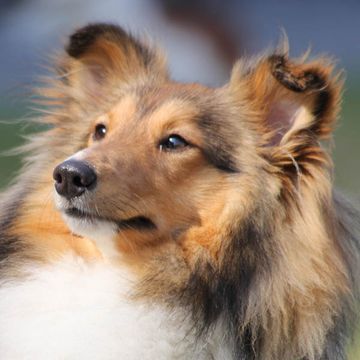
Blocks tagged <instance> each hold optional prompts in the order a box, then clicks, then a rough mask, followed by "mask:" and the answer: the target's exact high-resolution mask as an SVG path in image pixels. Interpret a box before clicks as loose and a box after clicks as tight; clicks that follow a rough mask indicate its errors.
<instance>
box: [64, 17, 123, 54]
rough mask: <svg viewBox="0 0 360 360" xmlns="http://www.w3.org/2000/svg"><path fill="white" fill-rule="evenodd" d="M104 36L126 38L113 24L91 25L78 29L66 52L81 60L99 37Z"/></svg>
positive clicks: (120, 29) (71, 37) (71, 38)
mask: <svg viewBox="0 0 360 360" xmlns="http://www.w3.org/2000/svg"><path fill="white" fill-rule="evenodd" d="M104 34H116V36H118V37H119V36H125V35H126V32H125V31H124V30H123V29H122V28H121V27H120V26H117V25H113V24H108V23H94V24H89V25H86V26H84V27H82V28H80V29H78V30H77V31H75V32H74V33H73V34H72V35H71V36H70V39H69V43H68V45H67V46H66V47H65V50H66V52H67V53H68V54H69V55H70V56H71V57H74V58H79V57H80V56H82V55H83V54H84V53H85V52H86V50H87V49H88V48H89V46H91V45H92V44H93V43H94V41H95V40H96V39H97V38H98V37H99V36H101V35H104Z"/></svg>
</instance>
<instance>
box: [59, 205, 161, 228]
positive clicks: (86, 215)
mask: <svg viewBox="0 0 360 360" xmlns="http://www.w3.org/2000/svg"><path fill="white" fill-rule="evenodd" d="M64 212H65V214H66V215H67V216H69V217H72V218H75V219H79V220H84V221H87V222H90V223H95V222H96V221H106V222H110V223H113V224H115V225H116V227H117V230H118V231H120V230H126V229H136V230H154V229H156V225H155V224H154V222H153V221H151V219H149V218H148V217H146V216H142V215H139V216H134V217H130V218H128V219H120V220H118V219H113V218H109V217H104V216H101V215H98V214H94V213H90V212H86V211H83V210H81V209H78V208H76V207H71V208H68V209H66V210H65V211H64Z"/></svg>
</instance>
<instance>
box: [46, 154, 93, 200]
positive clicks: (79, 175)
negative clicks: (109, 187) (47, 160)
mask: <svg viewBox="0 0 360 360" xmlns="http://www.w3.org/2000/svg"><path fill="white" fill-rule="evenodd" d="M53 178H54V180H55V189H56V191H57V193H58V194H59V195H62V196H64V197H66V198H67V199H72V198H74V197H76V196H80V195H81V194H83V193H84V192H85V190H86V189H88V190H91V189H93V188H94V187H95V185H96V173H95V171H94V170H93V169H92V168H91V167H90V166H89V165H88V164H87V163H85V162H83V161H79V160H68V161H64V162H63V163H61V164H60V165H58V166H57V167H56V168H55V169H54V173H53Z"/></svg>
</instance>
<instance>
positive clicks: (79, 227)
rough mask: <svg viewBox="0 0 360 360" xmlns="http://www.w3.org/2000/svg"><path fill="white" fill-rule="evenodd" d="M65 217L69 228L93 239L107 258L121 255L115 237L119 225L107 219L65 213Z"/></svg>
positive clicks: (77, 233) (75, 232)
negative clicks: (80, 216) (75, 216)
mask: <svg viewBox="0 0 360 360" xmlns="http://www.w3.org/2000/svg"><path fill="white" fill-rule="evenodd" d="M63 218H64V220H65V223H66V224H67V226H68V227H69V229H70V230H71V231H72V232H73V233H74V234H76V235H79V236H82V237H85V238H87V239H90V240H93V241H94V242H95V244H96V245H97V247H98V249H99V250H100V251H101V253H102V254H103V256H104V257H105V258H114V257H117V256H119V252H118V250H117V249H116V245H115V241H116V240H115V237H116V233H117V226H116V224H115V223H113V222H110V221H105V220H93V219H92V220H87V219H78V218H74V217H72V216H69V215H67V214H65V213H63Z"/></svg>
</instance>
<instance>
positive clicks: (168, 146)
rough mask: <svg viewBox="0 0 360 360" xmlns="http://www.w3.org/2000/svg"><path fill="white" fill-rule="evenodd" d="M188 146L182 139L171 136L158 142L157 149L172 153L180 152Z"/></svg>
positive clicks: (177, 136)
mask: <svg viewBox="0 0 360 360" xmlns="http://www.w3.org/2000/svg"><path fill="white" fill-rule="evenodd" d="M187 146H189V143H188V142H187V141H186V140H185V139H184V138H182V137H181V136H180V135H176V134H171V135H169V136H168V137H166V138H164V139H163V140H161V141H160V144H159V148H160V150H166V151H174V150H181V149H183V148H185V147H187Z"/></svg>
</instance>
